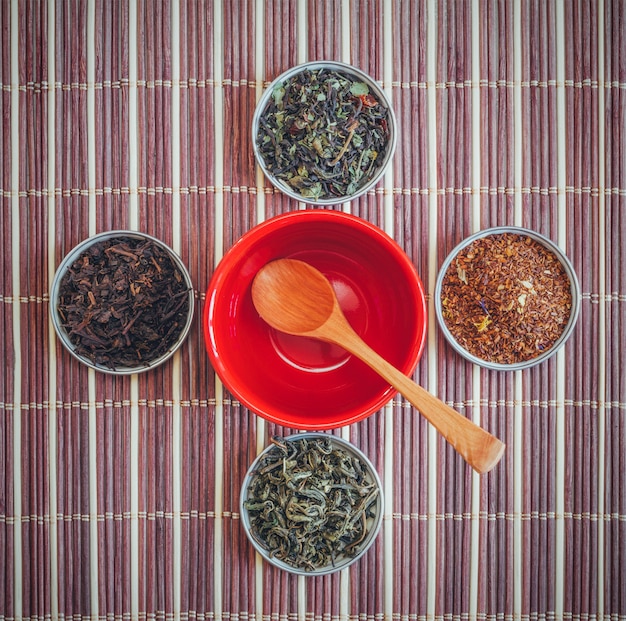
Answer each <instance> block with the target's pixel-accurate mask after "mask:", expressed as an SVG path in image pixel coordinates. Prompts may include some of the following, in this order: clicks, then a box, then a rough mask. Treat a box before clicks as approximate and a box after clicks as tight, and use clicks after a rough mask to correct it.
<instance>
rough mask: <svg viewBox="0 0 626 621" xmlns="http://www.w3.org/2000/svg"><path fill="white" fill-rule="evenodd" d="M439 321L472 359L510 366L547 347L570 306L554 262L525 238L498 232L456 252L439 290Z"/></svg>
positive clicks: (565, 279)
mask: <svg viewBox="0 0 626 621" xmlns="http://www.w3.org/2000/svg"><path fill="white" fill-rule="evenodd" d="M441 305H442V314H443V318H444V321H445V323H446V325H447V327H448V329H449V330H450V332H451V334H452V336H453V337H454V338H455V339H456V341H457V342H458V343H459V344H460V345H461V346H463V347H464V348H465V349H467V351H469V352H470V353H471V354H473V355H474V356H476V357H478V358H481V359H483V360H486V361H489V362H495V363H500V364H513V363H517V362H522V361H525V360H530V359H531V358H535V357H536V356H539V355H540V354H542V353H544V352H545V351H547V350H548V349H550V348H551V347H552V346H553V345H554V343H555V342H556V341H557V340H558V338H559V337H560V336H561V334H562V333H563V330H564V329H565V327H566V325H567V322H568V320H569V316H570V311H571V308H572V294H571V289H570V282H569V278H568V277H567V274H566V272H565V270H564V268H563V265H562V264H561V262H560V261H559V259H558V258H557V257H556V256H555V255H554V253H552V252H551V251H550V250H548V249H547V248H546V247H545V246H543V245H542V244H540V243H539V242H537V241H535V240H534V239H532V238H531V237H528V236H524V235H520V234H514V233H502V234H495V235H490V236H487V237H483V238H479V239H477V240H475V241H474V242H473V243H471V244H470V245H469V246H467V247H466V248H464V249H463V250H461V252H460V253H459V254H458V256H457V257H455V259H454V260H453V261H452V263H451V264H450V267H449V268H448V270H447V271H446V274H445V275H444V278H443V281H442V287H441Z"/></svg>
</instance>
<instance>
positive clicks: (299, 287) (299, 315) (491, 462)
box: [252, 259, 505, 474]
mask: <svg viewBox="0 0 626 621" xmlns="http://www.w3.org/2000/svg"><path fill="white" fill-rule="evenodd" d="M252 300H253V302H254V306H255V307H256V309H257V311H258V313H259V315H260V316H261V317H262V318H263V319H264V320H265V321H266V322H267V323H268V324H269V325H270V326H272V327H273V328H275V329H276V330H280V331H281V332H285V333H287V334H294V335H298V336H309V337H314V338H318V339H322V340H324V341H327V342H330V343H334V344H335V345H340V346H341V347H343V348H344V349H346V350H347V351H349V352H350V353H351V354H353V355H355V356H356V357H357V358H360V359H361V360H362V361H363V362H365V363H366V364H367V365H369V366H370V367H371V368H372V369H374V371H376V372H377V373H378V374H379V375H380V376H381V377H383V378H384V379H385V380H386V381H387V382H389V384H391V386H393V387H394V388H395V389H396V390H397V391H398V392H399V393H401V394H402V395H404V397H405V398H406V399H407V400H408V401H409V402H410V403H411V404H412V405H414V406H415V407H416V408H417V409H418V410H419V411H420V412H421V413H422V414H423V416H424V417H425V418H426V419H427V420H428V421H429V422H430V423H431V424H432V425H433V426H434V427H435V428H436V429H437V431H439V433H441V435H442V436H443V437H444V438H445V439H446V440H447V441H448V442H449V443H450V444H451V445H452V446H453V447H454V448H455V449H456V451H457V452H458V453H459V454H460V455H461V456H462V457H463V458H464V459H465V461H466V462H467V463H468V464H469V465H470V466H472V468H474V470H476V471H477V472H478V473H480V474H482V473H485V472H488V471H489V470H491V469H492V468H493V467H494V466H495V465H496V464H497V463H498V461H500V458H501V457H502V454H503V452H504V448H505V445H504V444H503V443H502V442H500V440H498V439H497V438H496V437H494V436H492V435H491V434H490V433H488V432H486V431H485V430H484V429H481V428H480V427H479V426H478V425H476V424H474V423H473V422H472V421H471V420H469V419H468V418H465V416H462V415H461V414H459V413H458V412H457V411H456V410H453V409H452V408H451V407H449V406H448V405H446V404H445V403H444V402H443V401H441V400H439V399H437V397H435V396H433V395H431V394H430V393H429V392H428V391H426V390H425V389H424V388H422V387H421V386H419V385H418V384H416V383H415V382H413V381H412V380H411V379H409V378H408V377H407V376H406V375H404V374H403V373H402V372H400V371H399V370H398V369H396V368H395V367H394V366H393V365H391V364H390V363H389V362H387V361H386V360H385V359H384V358H382V357H381V356H379V355H378V354H377V353H376V352H375V351H374V350H373V349H371V348H370V347H369V346H368V345H367V344H366V343H365V342H364V341H363V340H362V339H361V337H360V336H359V335H358V334H357V333H356V332H355V331H354V330H353V329H352V327H351V326H350V324H349V323H348V320H347V319H346V318H345V316H344V314H343V312H342V311H341V308H340V307H339V302H338V301H337V298H336V296H335V292H334V291H333V288H332V285H331V284H330V282H329V281H328V279H327V278H326V277H325V276H324V275H323V274H322V273H321V272H319V271H318V270H317V269H315V268H314V267H312V266H311V265H309V264H308V263H305V262H303V261H298V260H295V259H278V260H275V261H272V262H270V263H268V264H267V265H265V266H264V267H263V268H261V270H260V271H259V272H258V274H257V275H256V276H255V278H254V281H253V283H252Z"/></svg>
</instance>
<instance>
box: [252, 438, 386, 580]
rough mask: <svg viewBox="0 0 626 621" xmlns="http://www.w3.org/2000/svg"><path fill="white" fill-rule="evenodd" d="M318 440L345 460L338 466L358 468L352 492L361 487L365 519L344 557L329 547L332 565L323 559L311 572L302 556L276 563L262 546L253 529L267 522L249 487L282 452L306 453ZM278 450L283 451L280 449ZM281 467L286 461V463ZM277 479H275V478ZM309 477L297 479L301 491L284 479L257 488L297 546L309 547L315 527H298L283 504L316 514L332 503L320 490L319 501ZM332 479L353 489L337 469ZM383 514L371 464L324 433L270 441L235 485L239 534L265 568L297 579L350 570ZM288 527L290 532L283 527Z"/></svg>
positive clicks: (375, 532)
mask: <svg viewBox="0 0 626 621" xmlns="http://www.w3.org/2000/svg"><path fill="white" fill-rule="evenodd" d="M320 440H322V441H328V442H329V443H330V447H329V448H330V450H332V451H335V452H336V456H337V457H339V456H341V457H344V456H346V457H347V460H346V461H345V462H344V464H346V465H347V467H348V468H350V467H351V465H352V464H353V463H357V462H358V463H360V465H361V471H362V475H359V477H361V476H362V479H361V481H360V482H359V483H358V487H361V488H362V492H361V493H359V494H358V495H359V497H360V498H363V499H365V498H367V501H365V506H366V507H367V511H366V512H365V513H364V514H362V515H363V516H366V521H365V529H364V534H363V531H361V532H360V533H359V536H358V537H357V536H353V537H352V539H353V540H355V539H356V540H358V538H360V536H361V535H362V536H363V538H362V540H361V541H360V542H359V543H355V547H354V549H353V550H352V551H351V553H350V554H344V553H342V552H339V547H338V546H339V545H340V544H339V543H337V544H335V545H331V547H332V548H333V551H337V552H338V554H337V556H336V557H335V558H334V560H331V559H328V560H327V561H324V562H322V561H321V560H320V561H318V562H316V563H314V566H313V567H311V566H309V567H307V566H306V565H305V563H304V560H303V556H302V554H293V555H279V556H285V557H286V558H278V557H277V555H276V551H275V550H274V551H272V550H271V549H270V547H271V544H268V542H267V541H266V539H269V536H267V534H266V533H265V532H261V531H260V530H259V526H260V527H261V528H264V529H265V528H266V526H267V523H268V520H267V519H266V517H265V516H263V514H262V511H263V510H264V509H266V507H260V506H259V505H258V504H256V503H255V500H256V497H255V496H254V490H255V484H256V483H258V481H257V478H258V477H259V476H260V475H259V470H261V471H262V470H263V467H264V466H266V465H268V464H270V463H276V462H275V461H274V460H278V461H279V463H281V462H283V455H287V454H288V451H290V450H294V447H298V448H297V449H296V450H302V449H303V448H304V447H307V448H310V447H311V443H312V442H319V441H320ZM281 447H284V448H283V449H281ZM296 461H297V458H296ZM286 463H289V462H288V461H286ZM270 467H271V466H270ZM307 468H308V466H307ZM311 471H312V472H314V473H315V472H316V471H315V468H312V469H311ZM281 472H282V468H281ZM302 472H303V470H302V469H301V465H299V466H298V473H299V474H302ZM279 476H281V475H280V474H279ZM315 476H316V475H315V474H313V475H312V476H311V477H306V476H304V477H303V479H306V481H303V480H301V486H300V489H298V490H296V489H295V488H294V489H292V488H289V487H288V486H287V485H285V483H286V478H287V477H285V478H284V479H283V480H282V481H277V480H276V479H274V480H273V481H272V482H271V483H269V482H268V483H269V484H268V486H265V485H264V484H263V483H261V485H262V486H263V489H264V491H266V492H269V494H268V499H269V500H272V498H273V497H274V495H275V496H276V498H274V499H273V500H272V502H273V503H274V504H273V505H272V512H273V513H280V516H279V517H281V518H282V519H285V518H286V520H287V521H289V520H291V519H293V523H292V524H291V528H290V532H291V533H292V536H293V537H298V538H300V539H301V542H304V540H305V539H306V540H307V541H308V542H310V543H311V544H313V540H314V539H315V538H316V534H317V533H316V532H314V531H315V526H314V527H313V528H311V529H310V530H309V529H308V528H306V527H303V526H302V521H299V519H300V516H299V515H297V516H292V515H289V506H290V505H287V506H285V505H286V504H287V503H288V502H289V501H290V500H293V501H297V503H296V506H297V504H300V506H301V505H302V503H306V504H309V503H310V505H311V509H312V510H313V509H316V510H320V508H321V510H320V512H321V511H326V512H330V508H329V504H330V503H332V502H334V501H335V499H334V498H333V497H332V496H331V494H332V492H330V493H329V491H328V490H322V493H323V494H324V497H320V495H319V487H322V486H321V485H320V486H319V487H318V486H317V485H316V480H315ZM320 476H321V477H323V478H324V479H326V477H327V476H328V472H327V471H323V472H320ZM335 477H336V480H338V481H341V482H342V483H343V484H347V485H348V486H350V487H352V485H354V483H353V481H355V479H352V478H351V477H349V476H347V475H346V474H345V471H341V470H339V468H337V471H336V472H334V473H333V478H335ZM327 494H328V495H327ZM355 496H356V494H355ZM283 499H284V501H285V505H283V506H282V507H281V502H282V501H283ZM311 499H313V500H311ZM353 500H355V501H356V502H355V505H354V506H358V502H359V500H356V497H355V498H354V499H353ZM255 504H256V506H255ZM251 505H252V506H251ZM285 509H286V510H285ZM383 511H384V502H383V492H382V485H381V482H380V478H379V476H378V473H377V472H376V468H374V466H373V464H372V462H371V461H370V460H369V459H368V458H367V457H366V456H365V454H364V453H363V452H362V451H360V450H359V449H358V448H357V447H356V446H354V445H353V444H352V443H350V442H348V441H347V440H344V439H343V438H340V437H338V436H334V435H331V434H327V433H311V432H308V433H301V434H296V435H292V436H289V437H287V438H284V439H283V438H274V440H273V442H272V444H270V445H269V446H267V447H266V448H265V449H264V450H263V451H262V452H261V453H260V454H259V455H258V456H257V458H256V459H255V461H254V462H253V463H252V465H251V466H250V468H249V469H248V472H247V473H246V476H245V478H244V480H243V485H242V486H241V494H240V515H241V523H242V524H243V528H244V530H245V533H246V535H247V536H248V539H249V540H250V542H251V543H252V545H253V546H254V548H255V549H256V550H257V552H258V553H259V554H260V555H261V556H262V557H263V558H264V559H265V560H266V561H267V562H269V563H271V564H272V565H274V566H275V567H278V568H279V569H283V570H285V571H288V572H290V573H293V574H298V575H303V576H322V575H325V574H330V573H333V572H336V571H340V570H342V569H345V568H346V567H348V566H349V565H352V564H353V563H355V562H356V561H357V560H358V559H360V558H361V557H362V556H363V555H364V554H365V553H366V552H367V550H368V549H369V548H370V547H371V545H372V544H373V543H374V541H375V540H376V537H377V535H378V533H379V531H380V527H381V524H382V518H383ZM312 513H313V514H314V515H317V512H316V511H312ZM272 517H273V516H272ZM324 517H326V519H327V520H328V526H327V528H328V532H329V533H330V532H332V534H336V533H337V530H338V528H339V524H334V525H333V524H332V518H331V517H329V516H328V514H326V515H325V516H324ZM352 517H354V518H356V517H357V516H356V515H353V516H352ZM301 519H306V518H301ZM317 519H321V518H317ZM355 521H356V522H357V524H361V521H360V519H356V520H355ZM342 524H343V523H342ZM288 527H290V524H289V522H288ZM323 547H324V548H325V550H324V552H325V556H326V553H327V552H329V550H328V549H326V544H325V543H324V546H323ZM309 549H310V548H309Z"/></svg>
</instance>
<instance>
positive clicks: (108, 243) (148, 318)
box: [50, 230, 194, 375]
mask: <svg viewBox="0 0 626 621" xmlns="http://www.w3.org/2000/svg"><path fill="white" fill-rule="evenodd" d="M193 313H194V290H193V285H192V282H191V277H190V276H189V272H188V271H187V269H186V267H185V265H184V264H183V262H182V261H181V259H180V258H179V257H178V255H177V254H176V253H175V252H174V251H173V250H172V249H171V248H169V247H168V246H167V245H166V244H164V243H163V242H162V241H160V240H158V239H157V238H155V237H152V236H151V235H148V234H146V233H140V232H136V231H126V230H118V231H108V232H104V233H100V234H98V235H94V236H92V237H89V238H88V239H86V240H84V241H83V242H81V243H80V244H78V245H77V246H76V247H74V248H73V249H72V250H71V251H70V252H69V253H68V254H67V255H66V256H65V258H64V259H63V261H61V263H60V264H59V267H58V268H57V271H56V273H55V276H54V279H53V281H52V286H51V290H50V315H51V318H52V323H53V325H54V328H55V331H56V334H57V336H58V338H59V340H60V342H61V343H62V344H63V345H64V346H65V347H66V348H67V350H68V351H69V352H70V353H71V354H72V355H73V356H74V357H75V358H76V359H78V360H80V361H81V362H82V363H84V364H86V365H88V366H89V367H91V368H93V369H96V370H97V371H102V372H104V373H112V374H118V375H129V374H132V373H140V372H143V371H147V370H148V369H152V368H154V367H156V366H158V365H160V364H162V363H163V362H165V361H166V360H168V359H169V358H170V357H171V356H172V355H173V354H174V352H175V351H176V350H177V349H178V348H179V347H180V346H181V345H182V343H183V341H184V340H185V338H186V337H187V334H188V332H189V329H190V327H191V323H192V320H193Z"/></svg>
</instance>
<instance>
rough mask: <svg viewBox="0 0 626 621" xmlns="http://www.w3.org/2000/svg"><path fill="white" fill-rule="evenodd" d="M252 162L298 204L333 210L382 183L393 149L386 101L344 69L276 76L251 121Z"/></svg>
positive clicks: (314, 66)
mask: <svg viewBox="0 0 626 621" xmlns="http://www.w3.org/2000/svg"><path fill="white" fill-rule="evenodd" d="M252 140H253V147H254V154H255V157H256V160H257V162H258V164H259V166H260V167H261V169H262V170H263V172H264V174H265V176H266V177H267V178H268V179H269V181H270V182H271V183H272V184H273V185H274V186H275V187H276V188H278V189H279V190H281V191H282V192H284V193H285V194H287V195H288V196H291V197H292V198H294V199H296V200H298V201H303V202H305V203H310V204H317V205H332V204H337V203H340V202H343V201H346V200H351V199H353V198H356V197H357V196H360V195H361V194H364V193H365V192H367V191H368V190H370V189H371V188H373V187H374V186H375V185H376V183H378V181H379V180H380V179H381V177H382V176H383V174H384V173H385V170H386V168H387V166H388V164H389V162H390V161H391V158H392V156H393V153H394V150H395V146H396V121H395V117H394V113H393V110H392V107H391V103H390V101H389V98H388V97H387V95H386V94H385V92H384V90H383V89H382V88H381V87H380V85H379V84H378V83H377V82H376V81H375V80H374V79H373V78H372V77H370V76H369V75H368V74H366V73H364V72H363V71H361V70H360V69H357V68H356V67H353V66H351V65H348V64H345V63H340V62H333V61H315V62H308V63H304V64H302V65H298V66H296V67H293V68H291V69H289V70H287V71H286V72H284V73H283V74H281V75H280V76H278V77H277V78H276V79H275V80H274V81H273V82H272V83H271V84H270V85H269V87H268V88H267V89H266V90H265V91H264V93H263V95H262V96H261V98H260V100H259V102H258V104H257V107H256V110H255V113H254V116H253V119H252Z"/></svg>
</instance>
